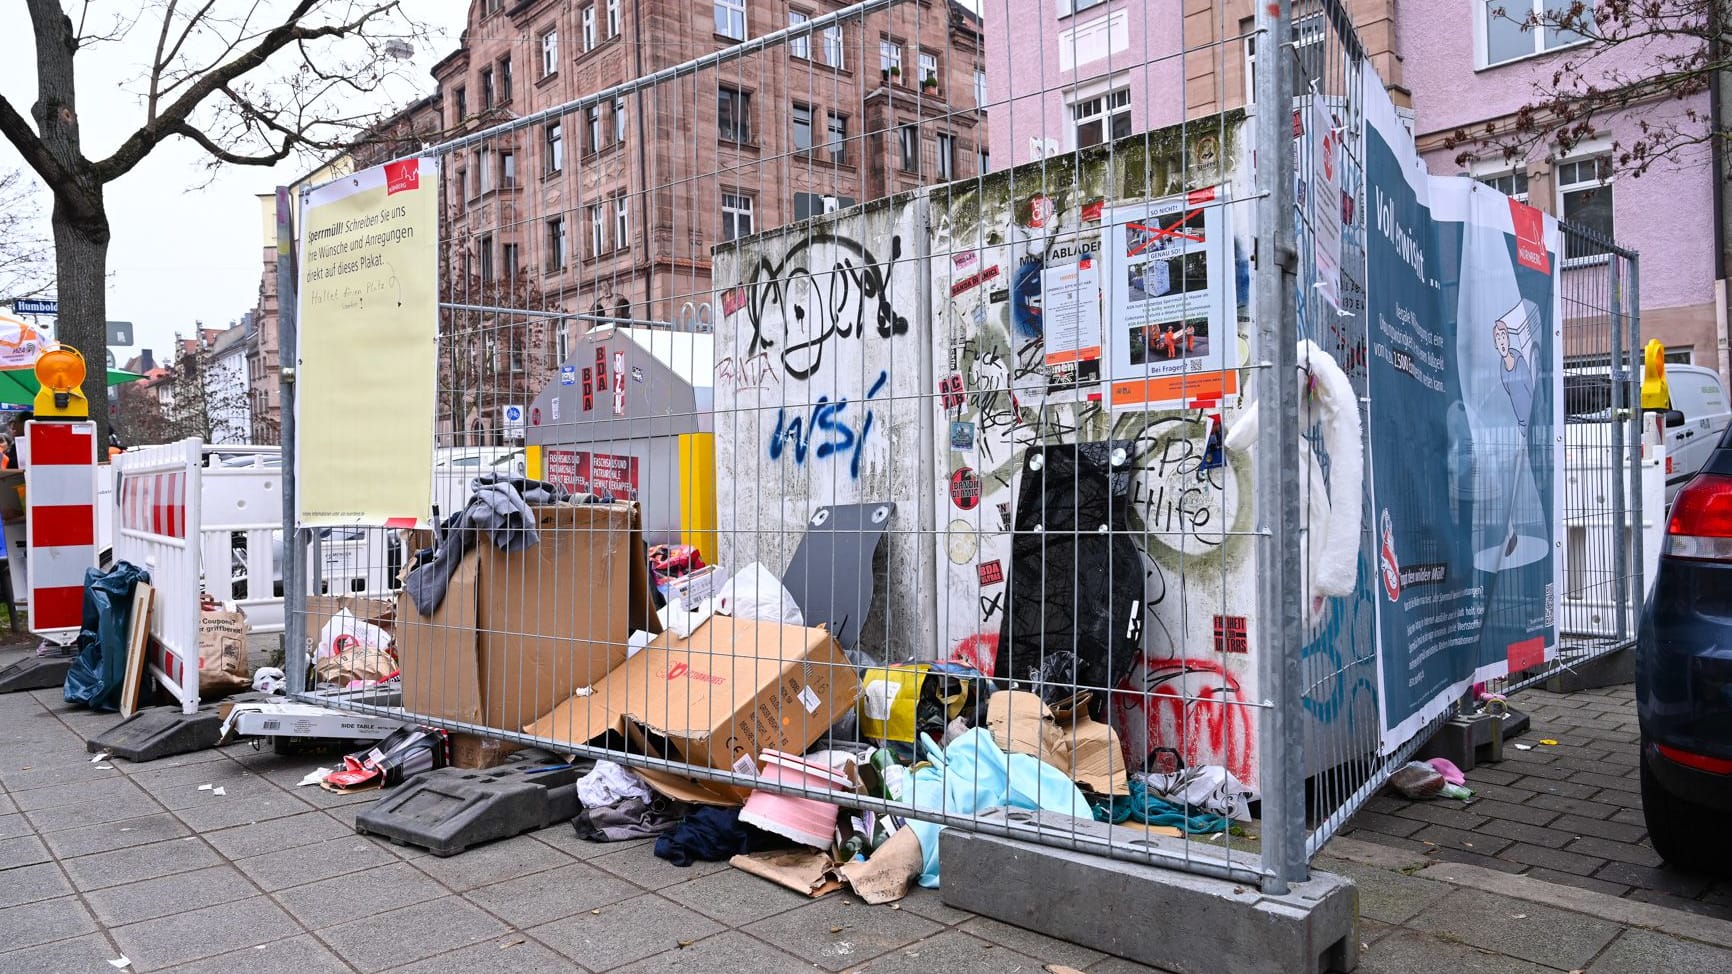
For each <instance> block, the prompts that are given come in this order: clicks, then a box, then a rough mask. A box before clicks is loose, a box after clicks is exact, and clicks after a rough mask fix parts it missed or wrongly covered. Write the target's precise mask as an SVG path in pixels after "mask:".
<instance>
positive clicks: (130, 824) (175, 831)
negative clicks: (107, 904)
mask: <svg viewBox="0 0 1732 974" xmlns="http://www.w3.org/2000/svg"><path fill="white" fill-rule="evenodd" d="M191 834H192V833H191V832H190V831H189V830H188V829H187V827H186V826H185V825H182V824H181V822H180V819H177V818H175V817H174V816H173V815H172V814H170V813H168V812H157V813H156V814H154V815H141V816H139V817H138V818H124V819H119V820H117V821H113V822H107V823H104V824H102V825H86V826H84V827H82V828H76V829H64V830H62V831H59V832H49V833H47V834H46V835H44V836H43V837H42V840H43V841H44V842H46V843H48V848H49V849H51V850H53V852H54V854H55V855H56V856H58V857H59V858H61V859H76V858H78V857H79V856H89V855H95V854H96V853H98V852H112V851H114V850H115V849H124V848H126V847H128V846H135V845H144V844H145V843H149V842H163V841H166V840H168V839H179V838H182V837H184V836H187V835H191Z"/></svg>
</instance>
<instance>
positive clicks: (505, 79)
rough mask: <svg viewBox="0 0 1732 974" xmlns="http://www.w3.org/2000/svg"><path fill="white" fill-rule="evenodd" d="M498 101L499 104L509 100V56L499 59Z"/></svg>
mask: <svg viewBox="0 0 1732 974" xmlns="http://www.w3.org/2000/svg"><path fill="white" fill-rule="evenodd" d="M499 101H500V103H501V104H504V103H507V102H509V101H511V58H509V57H502V58H500V59H499Z"/></svg>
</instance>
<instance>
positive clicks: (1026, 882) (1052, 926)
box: [939, 809, 1359, 974]
mask: <svg viewBox="0 0 1732 974" xmlns="http://www.w3.org/2000/svg"><path fill="white" fill-rule="evenodd" d="M983 817H986V818H989V819H996V821H998V822H1006V821H1009V822H1012V823H1016V824H1030V823H1038V824H1040V825H1042V826H1043V827H1044V828H1045V829H1046V830H1048V831H1050V832H1051V833H1052V834H1054V835H1064V836H1068V835H1070V834H1072V833H1073V832H1076V833H1085V834H1087V835H1090V836H1095V837H1098V838H1099V839H1101V840H1106V839H1107V837H1108V836H1110V837H1111V838H1110V841H1111V842H1112V843H1113V844H1114V845H1115V846H1125V847H1130V848H1136V847H1145V848H1146V847H1147V846H1148V845H1150V844H1151V842H1152V843H1153V844H1155V845H1158V846H1170V847H1171V850H1172V851H1173V852H1174V853H1175V854H1177V853H1178V852H1179V850H1180V847H1181V842H1180V840H1177V839H1168V838H1158V839H1154V840H1151V839H1150V838H1149V837H1148V836H1147V835H1146V834H1145V833H1142V832H1140V831H1135V830H1132V829H1127V828H1121V827H1118V826H1111V825H1106V824H1103V823H1098V822H1079V821H1076V820H1074V819H1070V818H1067V817H1065V816H1062V815H1053V814H1051V813H1036V812H1022V811H1009V812H1006V811H1005V810H1003V809H997V810H994V811H992V812H988V813H986V814H985V816H983ZM940 836H941V838H940V840H939V856H940V860H941V867H940V868H941V872H942V878H943V882H942V884H941V885H940V887H939V890H940V892H941V893H942V894H943V897H944V902H945V904H947V905H949V906H952V907H955V908H957V909H961V910H968V911H970V912H973V913H979V914H981V915H983V916H987V917H991V918H992V919H994V920H999V921H1002V922H1004V923H1009V924H1014V925H1015V926H1019V927H1024V928H1026V929H1029V930H1034V931H1036V932H1038V933H1043V934H1046V935H1047V936H1050V937H1058V938H1061V939H1063V940H1069V941H1072V942H1073V943H1078V944H1081V945H1083V946H1085V947H1089V948H1092V949H1094V950H1099V951H1104V952H1106V953H1109V954H1113V955H1115V956H1118V957H1123V958H1126V959H1128V960H1132V961H1136V962H1137V963H1139V964H1147V965H1150V966H1153V967H1158V968H1161V969H1162V970H1168V971H1173V972H1175V974H1219V972H1221V971H1233V972H1234V974H1264V972H1266V974H1325V972H1346V971H1352V970H1353V969H1354V968H1356V967H1357V966H1358V965H1359V931H1358V923H1359V892H1358V890H1357V889H1355V888H1354V886H1353V883H1352V882H1351V881H1349V880H1347V879H1344V878H1342V877H1340V876H1334V875H1331V874H1328V873H1320V872H1313V873H1312V874H1311V878H1310V879H1309V880H1307V881H1306V882H1303V883H1295V884H1293V885H1292V887H1291V889H1290V890H1289V892H1288V893H1286V894H1285V895H1282V896H1271V895H1266V894H1264V893H1262V892H1261V891H1259V890H1258V889H1257V887H1256V886H1255V885H1254V884H1251V883H1235V882H1230V881H1227V880H1220V879H1212V878H1208V877H1205V876H1199V875H1195V874H1193V873H1184V872H1178V871H1175V870H1170V869H1163V868H1158V867H1155V866H1148V865H1143V864H1140V863H1133V862H1128V861H1122V860H1116V859H1109V858H1106V857H1104V856H1100V855H1096V854H1094V853H1090V852H1081V851H1075V850H1071V849H1065V848H1060V847H1057V846H1048V845H1039V844H1035V843H1033V842H1025V841H1021V840H1017V839H1007V838H1003V837H1000V836H996V835H987V834H984V833H980V832H967V831H964V830H962V829H960V828H948V829H945V830H944V831H943V832H942V833H940ZM1190 850H1191V851H1190V856H1191V858H1192V859H1193V860H1196V859H1216V860H1218V861H1220V862H1223V863H1224V862H1225V855H1224V851H1223V850H1216V849H1213V848H1208V847H1199V844H1198V843H1192V844H1191V846H1190ZM1247 860H1249V862H1250V863H1251V864H1253V865H1254V868H1260V866H1256V865H1255V864H1256V863H1257V857H1256V856H1255V855H1252V854H1247V853H1245V852H1242V851H1237V850H1235V854H1234V861H1235V862H1236V863H1240V864H1244V863H1246V862H1247Z"/></svg>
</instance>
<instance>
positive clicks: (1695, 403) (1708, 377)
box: [1665, 365, 1732, 505]
mask: <svg viewBox="0 0 1732 974" xmlns="http://www.w3.org/2000/svg"><path fill="white" fill-rule="evenodd" d="M1666 385H1667V387H1668V388H1669V389H1670V390H1671V393H1672V411H1671V412H1669V413H1667V414H1666V418H1665V423H1666V460H1667V467H1668V469H1667V471H1666V503H1667V504H1668V505H1670V504H1671V503H1672V498H1673V497H1674V496H1675V495H1676V494H1677V493H1678V491H1680V490H1682V489H1683V488H1684V485H1685V484H1687V483H1689V482H1690V478H1692V477H1694V476H1696V473H1697V471H1699V470H1701V469H1702V465H1703V464H1705V463H1707V462H1708V458H1709V457H1710V456H1712V455H1713V453H1714V448H1715V446H1716V445H1717V444H1718V443H1719V442H1720V436H1721V434H1722V433H1724V432H1725V431H1726V427H1727V426H1732V403H1729V402H1728V400H1727V398H1726V384H1725V383H1724V382H1722V381H1721V379H1720V374H1719V373H1718V372H1716V371H1714V370H1713V369H1708V368H1703V367H1702V366H1700V365H1668V366H1666Z"/></svg>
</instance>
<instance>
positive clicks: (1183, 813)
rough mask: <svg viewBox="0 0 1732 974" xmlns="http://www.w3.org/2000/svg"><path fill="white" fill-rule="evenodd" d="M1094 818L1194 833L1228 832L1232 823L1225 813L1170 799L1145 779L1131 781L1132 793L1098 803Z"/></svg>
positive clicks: (1102, 820)
mask: <svg viewBox="0 0 1732 974" xmlns="http://www.w3.org/2000/svg"><path fill="white" fill-rule="evenodd" d="M1094 816H1095V819H1096V820H1097V821H1101V822H1111V823H1113V824H1114V825H1118V824H1121V823H1123V822H1127V821H1136V822H1141V823H1142V824H1144V825H1165V826H1167V827H1169V828H1175V829H1178V830H1179V831H1181V832H1186V833H1189V834H1191V835H1213V834H1215V833H1216V832H1225V831H1227V829H1228V828H1229V827H1231V825H1232V823H1231V822H1229V821H1227V819H1226V817H1225V816H1222V815H1216V814H1215V813H1213V812H1206V811H1203V810H1202V809H1200V808H1190V807H1187V806H1185V805H1183V804H1180V803H1178V802H1171V801H1168V800H1166V799H1165V798H1162V797H1161V796H1159V795H1157V794H1155V793H1154V792H1152V791H1150V790H1149V786H1148V784H1147V783H1146V782H1143V781H1137V780H1132V781H1131V793H1130V795H1129V796H1124V795H1121V796H1119V797H1117V798H1107V799H1105V800H1104V801H1102V802H1100V803H1099V804H1097V805H1096V806H1095V812H1094Z"/></svg>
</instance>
